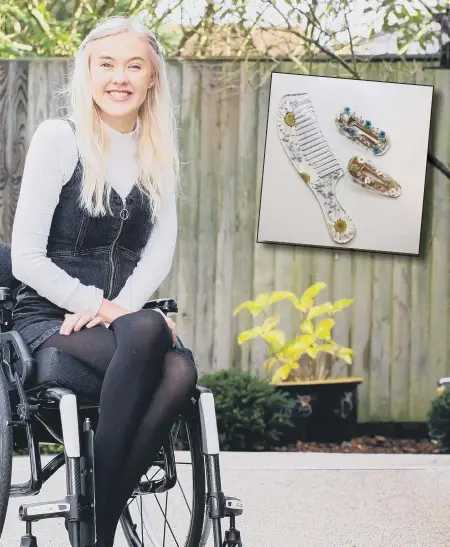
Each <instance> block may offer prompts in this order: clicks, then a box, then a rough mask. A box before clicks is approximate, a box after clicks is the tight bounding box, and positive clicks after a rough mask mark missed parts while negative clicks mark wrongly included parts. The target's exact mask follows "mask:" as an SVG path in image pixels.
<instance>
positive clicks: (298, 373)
mask: <svg viewBox="0 0 450 547" xmlns="http://www.w3.org/2000/svg"><path fill="white" fill-rule="evenodd" d="M325 287H326V284H325V283H323V282H317V283H314V284H313V285H311V286H310V287H309V288H308V289H307V290H306V291H305V292H304V293H303V294H302V295H301V296H300V298H297V296H296V295H295V294H294V293H292V292H289V291H274V292H272V293H270V294H269V293H262V294H259V295H258V296H257V298H256V299H255V300H248V301H246V302H243V303H242V304H240V305H239V306H238V307H237V308H236V309H235V310H234V311H233V315H237V314H238V313H239V312H240V311H242V310H244V309H247V310H249V311H250V313H251V314H252V316H253V317H256V316H257V315H259V314H260V313H263V314H264V315H265V317H266V319H265V321H264V323H263V324H262V325H258V326H256V327H253V328H252V329H250V330H245V331H243V332H241V333H240V334H239V335H238V338H237V339H238V343H239V344H243V343H244V342H246V341H248V340H253V339H255V338H258V337H260V338H262V339H263V340H264V341H265V342H266V344H267V346H268V348H269V351H270V355H271V356H270V357H269V358H268V359H266V361H265V362H264V364H263V367H264V369H265V370H266V371H270V370H272V369H273V368H274V367H275V366H278V368H277V370H276V371H275V372H274V374H273V376H272V378H271V383H274V384H276V383H279V382H280V381H281V382H282V381H291V380H301V381H304V380H317V379H326V378H329V377H330V375H331V371H332V368H333V365H334V363H335V362H336V361H337V360H338V359H342V360H343V361H344V362H345V363H347V364H348V365H351V364H352V354H353V350H352V349H350V348H347V347H344V346H341V345H339V344H337V343H336V342H335V341H334V340H333V339H332V338H331V331H332V329H333V327H334V325H335V321H334V319H332V318H331V316H333V315H334V314H335V313H337V312H338V311H340V310H342V309H344V308H346V307H347V306H349V305H350V304H352V303H353V299H341V300H338V301H336V302H334V303H331V302H325V303H323V304H320V305H315V304H314V298H315V297H316V296H317V295H318V294H319V293H320V292H321V291H322V290H323V289H324V288H325ZM281 300H288V301H290V302H291V303H292V304H293V306H294V308H296V309H297V310H298V311H299V312H300V314H301V320H300V333H299V334H298V335H297V336H295V338H294V339H293V340H286V335H285V333H284V332H283V331H282V330H281V329H279V328H275V327H276V326H277V325H278V323H279V322H280V319H281V315H280V314H279V313H273V314H272V315H268V310H269V308H270V306H271V305H273V304H275V303H276V302H280V301H281ZM322 315H327V316H328V317H325V318H322V319H321V320H320V321H314V320H317V318H319V317H320V316H322ZM322 341H323V342H322ZM302 361H303V362H302ZM305 361H306V363H305Z"/></svg>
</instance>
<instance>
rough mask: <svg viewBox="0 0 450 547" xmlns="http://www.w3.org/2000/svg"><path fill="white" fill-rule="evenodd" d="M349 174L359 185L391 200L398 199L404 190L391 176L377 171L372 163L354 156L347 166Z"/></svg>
mask: <svg viewBox="0 0 450 547" xmlns="http://www.w3.org/2000/svg"><path fill="white" fill-rule="evenodd" d="M347 169H348V172H349V173H350V175H351V177H352V179H353V181H354V182H356V183H357V184H359V185H361V186H363V187H364V188H367V189H368V190H371V191H372V192H375V193H376V194H382V195H383V196H387V197H390V198H398V197H399V196H400V194H401V193H402V188H401V186H400V184H398V182H396V181H395V180H394V179H393V178H392V177H391V176H390V175H388V174H387V173H383V171H380V170H379V169H377V168H376V167H375V166H374V165H373V163H372V162H370V161H368V160H365V159H363V158H361V157H359V156H353V158H351V159H350V161H349V162H348V166H347Z"/></svg>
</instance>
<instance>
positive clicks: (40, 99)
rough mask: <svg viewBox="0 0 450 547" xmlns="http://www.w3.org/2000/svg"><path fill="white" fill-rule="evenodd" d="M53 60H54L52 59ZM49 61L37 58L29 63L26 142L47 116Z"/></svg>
mask: <svg viewBox="0 0 450 547" xmlns="http://www.w3.org/2000/svg"><path fill="white" fill-rule="evenodd" d="M53 62H54V61H53ZM49 66H50V63H48V62H47V61H46V60H45V59H37V60H36V61H34V62H33V63H29V79H28V109H29V115H28V135H27V137H28V142H29V141H30V140H31V137H32V136H33V134H34V132H35V131H36V129H37V127H38V125H39V124H40V123H42V122H43V121H44V120H46V119H47V118H48V113H49V91H48V70H49Z"/></svg>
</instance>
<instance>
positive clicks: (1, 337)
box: [0, 330, 34, 385]
mask: <svg viewBox="0 0 450 547" xmlns="http://www.w3.org/2000/svg"><path fill="white" fill-rule="evenodd" d="M0 344H1V346H2V348H4V347H5V346H9V344H11V345H12V346H13V348H14V351H15V353H16V355H17V359H14V360H13V359H8V362H7V363H5V361H4V362H3V367H4V371H5V375H6V377H7V379H8V381H9V382H10V383H11V384H13V385H14V384H15V383H16V380H15V377H14V372H17V374H18V375H19V377H20V381H21V383H22V385H25V383H26V382H27V380H29V379H30V378H31V376H32V374H33V371H34V359H33V358H32V357H31V353H30V350H29V348H28V346H27V345H26V343H25V341H24V339H23V338H22V336H21V335H20V334H19V333H18V332H17V331H15V330H11V331H7V332H2V333H0ZM17 361H18V362H19V363H22V369H21V370H19V369H18V368H17V367H16V364H17Z"/></svg>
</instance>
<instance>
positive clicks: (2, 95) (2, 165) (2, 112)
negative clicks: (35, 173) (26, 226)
mask: <svg viewBox="0 0 450 547" xmlns="http://www.w3.org/2000/svg"><path fill="white" fill-rule="evenodd" d="M10 68H11V63H10V62H8V61H2V60H0V212H1V214H0V239H1V241H7V240H8V238H9V237H10V234H9V232H8V226H7V225H6V224H5V210H6V208H7V206H8V191H9V190H8V186H9V170H8V160H7V153H6V151H7V147H8V144H9V139H8V129H7V122H8V115H9V108H8V81H9V71H10Z"/></svg>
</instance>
